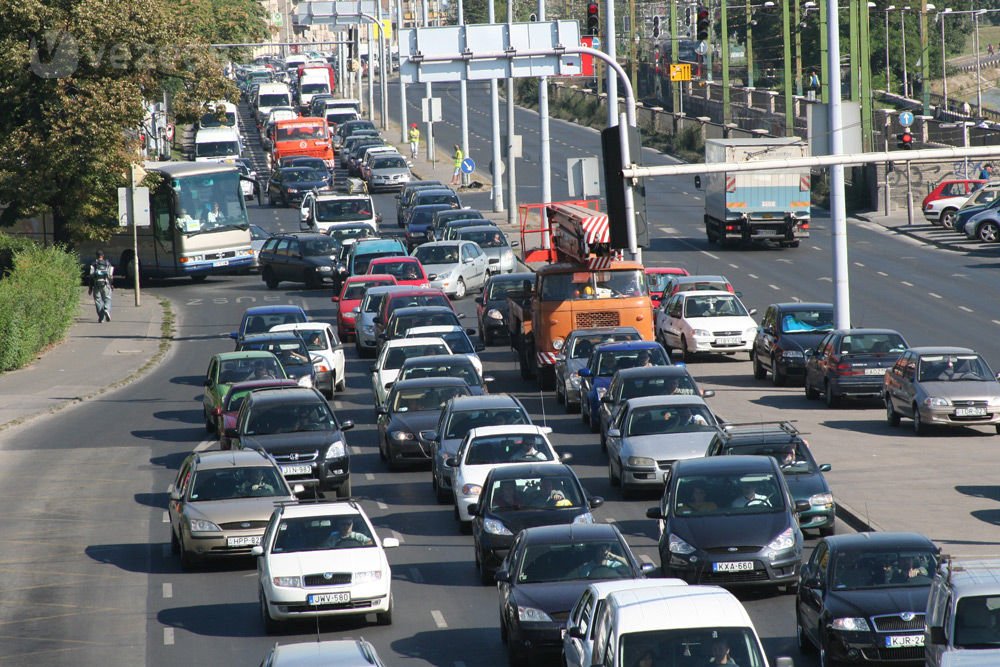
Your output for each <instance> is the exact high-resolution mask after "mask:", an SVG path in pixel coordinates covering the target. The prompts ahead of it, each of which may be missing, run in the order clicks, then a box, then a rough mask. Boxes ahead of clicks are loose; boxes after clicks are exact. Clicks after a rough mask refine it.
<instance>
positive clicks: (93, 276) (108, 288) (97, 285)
mask: <svg viewBox="0 0 1000 667" xmlns="http://www.w3.org/2000/svg"><path fill="white" fill-rule="evenodd" d="M114 276H115V267H114V266H112V264H111V262H109V261H108V260H106V259H104V251H103V250H98V251H97V258H96V259H95V260H94V263H93V264H91V265H90V287H88V288H87V294H91V295H93V297H94V306H95V307H96V308H97V321H98V322H105V321H107V322H110V321H111V292H112V291H113V289H114V288H113V286H112V284H111V283H112V281H113V280H114Z"/></svg>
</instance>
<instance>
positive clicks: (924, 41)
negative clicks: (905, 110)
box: [920, 0, 931, 116]
mask: <svg viewBox="0 0 1000 667" xmlns="http://www.w3.org/2000/svg"><path fill="white" fill-rule="evenodd" d="M930 60H931V49H930V40H929V39H928V38H927V0H920V96H921V98H923V102H924V115H925V116H930V115H931V84H930V78H931V63H930Z"/></svg>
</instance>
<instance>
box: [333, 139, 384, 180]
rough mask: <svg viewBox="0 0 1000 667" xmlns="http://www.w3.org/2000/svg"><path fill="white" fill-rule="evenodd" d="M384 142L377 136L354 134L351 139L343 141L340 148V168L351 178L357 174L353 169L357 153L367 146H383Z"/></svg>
mask: <svg viewBox="0 0 1000 667" xmlns="http://www.w3.org/2000/svg"><path fill="white" fill-rule="evenodd" d="M385 145H386V144H385V141H384V140H383V139H382V138H381V137H379V136H377V135H370V134H365V135H362V134H359V133H356V134H354V135H353V136H351V137H348V138H347V139H345V140H344V143H343V144H341V146H340V151H339V153H338V154H339V155H340V166H341V167H342V168H345V169H347V173H348V174H349V175H351V176H353V175H355V174H357V173H358V172H357V170H356V169H355V164H356V160H357V156H358V151H359V150H360V149H362V148H367V147H369V146H385Z"/></svg>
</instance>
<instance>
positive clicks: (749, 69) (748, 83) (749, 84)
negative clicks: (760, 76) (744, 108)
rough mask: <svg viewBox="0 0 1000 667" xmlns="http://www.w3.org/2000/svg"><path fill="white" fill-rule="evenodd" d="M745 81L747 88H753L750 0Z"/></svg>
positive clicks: (751, 13)
mask: <svg viewBox="0 0 1000 667" xmlns="http://www.w3.org/2000/svg"><path fill="white" fill-rule="evenodd" d="M746 51H747V79H746V81H745V82H744V83H745V84H746V87H747V88H753V7H751V6H750V0H747V43H746Z"/></svg>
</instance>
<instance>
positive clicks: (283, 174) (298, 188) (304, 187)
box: [267, 167, 333, 207]
mask: <svg viewBox="0 0 1000 667" xmlns="http://www.w3.org/2000/svg"><path fill="white" fill-rule="evenodd" d="M332 179H333V177H332V176H331V175H330V172H328V171H326V170H322V171H320V170H319V169H312V168H310V167H283V168H281V169H276V170H274V171H272V172H271V178H269V179H268V181H267V202H268V204H269V205H271V206H277V205H279V204H280V205H281V206H285V207H288V206H293V205H297V204H298V203H299V202H301V201H302V198H303V197H304V196H305V194H306V193H307V192H310V191H312V190H315V189H316V188H323V187H326V186H328V185H330V183H331V181H332Z"/></svg>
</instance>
